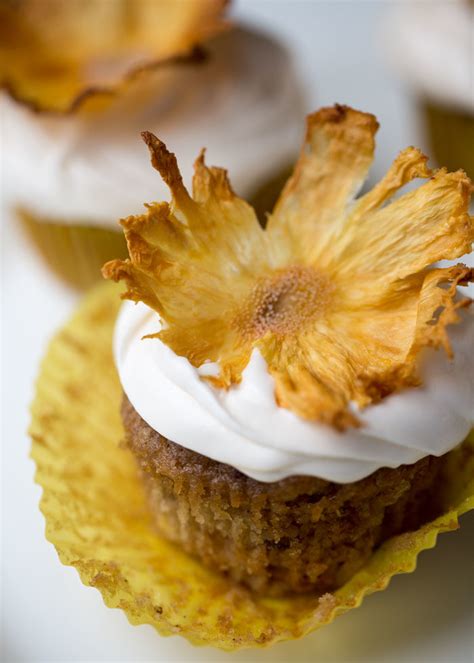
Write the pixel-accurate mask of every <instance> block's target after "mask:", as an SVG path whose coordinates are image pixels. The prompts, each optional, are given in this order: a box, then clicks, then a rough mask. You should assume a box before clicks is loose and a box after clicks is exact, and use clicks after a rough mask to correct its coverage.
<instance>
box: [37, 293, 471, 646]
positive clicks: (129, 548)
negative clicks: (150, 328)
mask: <svg viewBox="0 0 474 663" xmlns="http://www.w3.org/2000/svg"><path fill="white" fill-rule="evenodd" d="M118 308H119V297H118V290H117V287H116V286H113V285H111V284H102V285H100V286H98V287H97V288H95V289H94V290H93V291H92V292H91V293H90V294H89V295H88V296H87V297H86V298H85V300H84V302H83V304H82V305H81V306H80V308H79V309H78V311H77V313H76V314H75V315H74V316H73V318H72V319H71V320H70V321H69V322H68V323H67V324H66V325H65V327H64V328H63V329H62V330H61V331H60V332H59V333H58V334H57V335H56V336H55V338H54V339H53V341H52V342H51V344H50V347H49V349H48V351H47V354H46V357H45V359H44V361H43V363H42V367H41V371H40V376H39V379H38V383H37V390H36V396H35V399H34V402H33V406H32V423H31V429H30V432H31V437H32V440H33V445H32V457H33V459H34V461H35V463H36V466H37V472H36V480H37V482H38V483H39V484H40V485H41V486H42V488H43V496H42V499H41V510H42V512H43V514H44V517H45V519H46V536H47V538H48V540H49V541H51V543H53V544H54V546H55V547H56V550H57V552H58V554H59V557H60V559H61V561H62V562H63V563H64V564H66V565H69V566H74V567H75V568H76V569H77V570H78V572H79V574H80V577H81V579H82V581H83V583H84V584H86V585H90V586H92V587H95V588H97V589H98V590H99V591H100V592H101V594H102V596H103V598H104V601H105V603H106V604H107V605H108V606H109V607H113V608H120V609H122V610H123V611H124V612H125V613H126V615H127V617H128V619H129V621H130V622H131V623H132V624H150V625H152V626H154V627H155V628H156V629H157V630H158V631H159V633H161V634H162V635H173V634H180V635H182V636H184V637H186V638H187V639H188V640H190V641H191V642H192V643H194V644H196V645H210V646H214V647H218V648H221V649H224V650H229V651H231V650H236V649H239V648H244V647H263V646H268V645H270V644H273V643H275V642H278V641H281V640H287V639H293V638H298V637H301V636H303V635H305V634H306V633H309V632H310V631H313V630H315V629H318V628H320V627H322V626H324V625H325V624H329V623H330V622H331V621H332V620H333V619H334V618H335V617H337V616H339V615H341V614H343V613H345V612H347V611H348V610H350V609H352V608H356V607H357V606H359V605H360V604H361V602H362V600H363V599H364V597H365V596H367V595H369V594H371V593H372V592H375V591H380V590H382V589H385V587H386V586H387V585H388V583H389V582H390V579H391V577H392V576H394V575H395V574H397V573H409V572H411V571H413V570H414V569H415V567H416V563H417V557H418V554H419V553H420V552H421V551H422V550H426V549H428V548H432V547H433V546H434V545H435V544H436V539H437V537H438V535H439V534H440V533H442V532H446V531H450V530H454V529H456V528H457V527H458V518H459V516H460V515H461V514H463V513H464V512H466V511H468V510H470V509H472V508H473V507H474V437H473V436H472V435H471V436H470V437H469V438H468V440H466V442H465V443H464V444H463V445H462V446H461V447H460V448H459V450H458V451H457V452H456V453H454V454H452V456H451V462H450V465H449V468H448V472H447V476H446V482H445V485H444V487H443V494H444V498H443V499H444V502H445V509H444V512H443V513H442V515H440V516H439V517H438V518H437V519H436V520H434V521H433V522H431V523H428V524H426V525H424V526H423V527H421V528H419V529H418V530H417V531H415V532H409V533H407V534H403V535H400V536H396V537H394V538H392V539H390V540H388V541H387V542H386V543H385V544H384V545H382V546H381V547H380V549H379V550H377V551H376V552H375V553H374V555H373V556H372V557H371V559H370V560H369V562H368V563H367V564H366V565H365V566H364V567H363V568H362V569H361V570H360V571H359V572H358V573H357V574H356V575H355V576H354V577H353V578H352V579H351V580H350V581H349V582H347V583H346V584H345V585H344V586H343V587H341V588H340V589H339V590H338V591H336V592H334V593H333V594H325V595H324V596H298V597H291V598H285V599H266V598H264V597H259V596H255V595H253V594H252V593H250V592H249V591H247V590H246V589H244V588H242V587H240V586H238V585H236V584H234V583H232V582H231V581H229V580H227V579H226V578H224V577H223V576H221V575H218V574H216V573H213V572H212V571H210V570H208V569H206V568H205V567H204V566H202V565H201V564H200V563H199V562H198V561H196V560H194V559H193V558H191V557H189V556H188V555H187V554H186V553H184V552H182V551H181V550H180V549H179V548H177V547H176V546H174V545H172V544H170V543H168V542H166V541H165V540H163V539H161V538H160V537H158V536H157V535H156V534H155V532H154V530H153V527H152V523H151V518H150V514H149V513H148V510H147V506H146V503H145V496H144V492H143V489H142V485H141V483H140V481H139V479H138V475H137V471H136V467H135V463H134V459H133V457H132V456H131V454H130V452H129V451H128V450H126V449H125V448H124V447H123V446H122V445H121V441H122V438H123V429H122V425H121V421H120V416H119V406H120V399H121V387H120V384H119V381H118V378H117V374H116V372H115V368H114V363H113V358H112V333H113V326H114V321H115V318H116V315H117V312H118Z"/></svg>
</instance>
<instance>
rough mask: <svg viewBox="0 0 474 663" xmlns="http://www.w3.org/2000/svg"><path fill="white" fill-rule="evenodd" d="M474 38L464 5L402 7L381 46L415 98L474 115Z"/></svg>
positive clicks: (457, 0) (459, 0)
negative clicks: (419, 95) (419, 97)
mask: <svg viewBox="0 0 474 663" xmlns="http://www.w3.org/2000/svg"><path fill="white" fill-rule="evenodd" d="M473 35H474V9H473V8H472V7H471V6H469V3H468V2H467V0H450V2H411V3H410V2H406V3H403V4H399V5H397V7H396V8H395V9H393V10H392V13H391V14H389V19H388V20H387V25H386V29H385V31H384V46H385V48H386V49H387V50H388V54H389V57H390V59H391V61H392V64H393V67H394V68H395V69H396V70H397V71H398V72H400V74H401V75H402V76H403V78H404V79H405V80H406V81H408V83H409V84H410V85H411V86H412V87H413V88H414V90H415V91H417V92H418V93H419V94H422V95H425V96H427V97H429V98H430V99H434V100H436V101H438V103H442V104H444V105H447V106H456V107H459V108H462V109H465V110H466V111H468V112H470V113H474V94H473V79H472V76H473V70H474V48H473Z"/></svg>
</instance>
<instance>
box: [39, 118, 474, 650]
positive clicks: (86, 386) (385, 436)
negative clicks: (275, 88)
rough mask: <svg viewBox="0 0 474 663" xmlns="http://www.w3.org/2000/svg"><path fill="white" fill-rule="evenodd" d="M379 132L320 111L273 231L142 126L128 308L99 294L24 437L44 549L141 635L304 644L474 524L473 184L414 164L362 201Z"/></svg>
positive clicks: (42, 384)
mask: <svg viewBox="0 0 474 663" xmlns="http://www.w3.org/2000/svg"><path fill="white" fill-rule="evenodd" d="M377 127H378V125H377V122H376V120H375V118H374V117H373V116H372V115H370V114H367V113H362V112H359V111H355V110H352V109H350V108H347V107H342V106H335V107H333V108H325V109H322V110H320V111H318V112H317V113H314V114H313V115H311V116H310V117H309V118H308V123H307V133H306V139H305V141H304V145H303V149H302V151H301V154H300V157H299V160H298V161H297V164H296V167H295V170H294V172H293V174H292V176H291V177H290V178H289V180H288V182H287V184H286V185H285V187H284V189H283V191H282V193H281V195H280V197H279V199H278V202H277V204H276V206H275V208H274V210H273V212H272V213H271V215H270V217H269V219H268V223H267V225H266V228H265V229H263V228H262V227H261V225H260V224H259V223H258V220H257V216H256V214H255V212H254V210H253V208H252V207H251V206H250V205H249V204H247V203H246V202H245V201H244V200H243V199H241V198H239V197H238V196H237V195H236V194H235V193H234V191H233V189H232V187H231V185H230V183H229V179H228V176H227V173H226V171H224V170H222V169H220V168H214V167H212V168H209V167H208V166H206V164H205V160H204V154H203V153H201V154H200V156H199V157H198V159H197V160H196V162H195V173H194V178H193V189H192V195H191V194H190V193H189V192H188V190H187V189H186V187H185V186H184V183H183V179H182V176H181V174H180V172H179V170H178V164H177V160H176V157H175V155H174V154H172V153H171V152H169V151H168V150H167V148H166V147H165V145H164V143H162V142H161V141H160V140H159V139H158V138H156V137H155V136H154V135H153V134H151V133H149V132H145V133H144V134H143V137H144V139H145V142H146V143H147V145H148V147H149V150H150V153H151V158H152V164H153V166H154V167H155V168H156V169H158V170H159V172H160V174H161V176H162V178H163V180H164V182H165V183H166V185H167V186H168V187H169V188H170V190H171V202H170V203H168V202H155V203H149V204H147V205H146V211H145V212H144V213H143V214H141V215H138V216H130V217H127V218H126V219H124V220H123V221H122V225H123V227H124V230H125V236H126V240H127V244H128V250H129V255H130V257H129V259H127V260H125V261H124V260H115V261H112V262H110V263H108V264H107V265H106V266H105V268H104V274H105V276H106V277H107V278H109V279H112V280H118V281H125V282H126V284H127V286H128V290H127V292H126V293H124V294H123V296H124V297H125V298H126V299H130V300H132V301H129V302H126V303H125V304H124V305H123V308H122V309H121V311H120V313H119V315H118V319H117V313H118V312H119V307H120V299H119V293H120V290H119V287H117V286H116V285H115V284H113V283H104V284H102V285H100V286H98V287H96V288H94V289H93V290H92V291H91V292H90V293H89V295H88V296H87V297H86V298H85V300H84V302H83V303H82V304H81V306H80V307H79V308H78V311H77V312H76V313H75V315H74V317H73V318H72V319H71V320H70V321H69V322H68V323H67V325H66V326H65V328H64V329H62V330H61V331H60V332H59V333H58V334H57V335H56V337H55V338H54V339H53V341H52V343H51V346H50V348H49V350H48V353H47V355H46V357H45V359H44V361H43V364H42V369H41V373H40V377H39V380H38V384H37V393H36V397H35V400H34V403H33V407H32V417H33V419H32V425H31V429H30V432H31V435H32V438H33V450H32V455H33V458H34V460H35V462H36V465H37V474H36V478H37V481H38V482H39V483H40V484H41V486H42V487H43V498H42V502H41V508H42V510H43V513H44V515H45V518H46V536H47V537H48V539H49V540H50V541H51V542H53V543H54V545H55V546H56V549H57V551H58V553H59V556H60V558H61V560H62V561H63V563H65V564H69V565H72V566H74V567H75V568H77V570H78V571H79V573H80V575H81V578H82V580H83V582H84V583H86V584H87V585H91V586H93V587H95V588H97V589H99V590H100V592H101V593H102V595H103V597H104V600H105V602H106V603H107V605H109V606H111V607H119V608H121V609H122V610H124V611H125V612H126V614H127V616H128V618H129V619H130V621H131V622H132V623H133V624H142V623H147V624H151V625H153V626H154V627H156V628H157V629H158V630H159V631H160V633H163V634H165V635H171V634H176V633H179V634H181V635H184V636H185V637H187V638H188V639H189V640H191V641H192V642H194V643H197V644H206V645H213V646H216V647H221V648H223V649H228V650H234V649H238V648H241V647H258V646H266V645H269V644H271V643H274V642H277V641H279V640H283V639H288V638H296V637H300V636H301V635H304V634H305V633H307V632H309V631H311V630H314V629H315V628H319V627H321V626H323V625H324V624H327V623H329V622H330V621H331V620H332V619H334V617H335V616H337V615H340V614H342V613H344V612H345V611H347V610H349V609H351V608H354V607H357V606H358V605H360V603H361V601H362V599H363V597H364V596H365V595H367V594H370V593H371V592H374V591H377V590H381V589H384V588H385V587H386V586H387V584H388V583H389V580H390V578H391V577H392V576H393V575H394V574H396V573H401V572H409V571H413V570H414V568H415V566H416V560H417V555H418V554H419V552H420V551H422V550H424V549H426V548H430V547H432V546H433V545H434V544H435V542H436V537H437V535H438V534H439V533H440V532H443V531H449V530H453V529H456V528H457V527H458V518H459V516H460V515H461V514H463V513H465V512H466V511H468V510H470V509H472V508H474V437H473V436H472V435H469V431H470V428H471V426H472V415H473V411H474V408H473V390H472V386H473V385H472V378H471V375H472V368H473V355H472V347H471V345H472V333H473V325H474V318H473V317H472V315H471V314H470V311H469V309H468V304H469V300H468V299H467V298H466V297H465V296H464V295H463V294H461V292H457V286H458V285H459V286H461V285H464V284H466V283H467V281H468V280H470V279H471V277H472V273H471V270H470V269H469V268H467V267H466V266H464V265H462V264H457V265H453V266H449V267H446V268H436V267H433V263H434V262H436V261H438V260H440V259H442V258H449V259H450V260H456V259H457V258H458V257H459V256H461V255H463V254H465V253H466V252H467V251H469V249H470V246H471V243H472V239H473V223H472V219H471V218H470V217H469V214H468V212H467V209H468V204H469V198H470V194H471V183H470V181H469V179H468V178H467V176H466V175H465V173H464V172H462V171H456V172H452V173H449V172H447V171H446V170H444V169H442V170H439V171H432V170H431V169H430V168H429V167H428V166H427V159H426V157H424V155H423V154H422V153H421V152H420V151H419V150H417V149H415V148H408V149H406V150H404V151H402V152H401V153H400V155H399V156H398V157H397V158H396V160H395V161H394V163H393V164H392V166H391V167H390V169H389V170H388V172H387V174H386V175H385V177H384V178H383V179H382V180H381V181H380V182H379V183H378V184H376V185H375V187H374V188H373V189H372V190H370V191H368V192H367V193H365V194H364V195H362V196H360V197H356V196H357V193H358V191H359V190H360V187H361V186H362V184H363V182H364V180H365V178H366V176H367V173H368V170H369V167H370V165H371V162H372V159H373V155H374V149H375V133H376V130H377ZM155 176H156V177H157V180H158V175H155ZM417 178H419V179H421V180H425V181H424V182H422V184H421V186H419V188H417V189H416V190H411V191H410V192H409V193H403V192H402V195H395V194H398V193H399V189H400V188H402V187H403V186H404V185H406V184H409V183H411V182H412V180H414V179H417ZM122 292H123V290H122ZM113 338H114V340H113ZM112 348H113V352H112ZM113 355H115V357H113ZM114 358H115V366H116V368H117V369H118V371H117V370H116V369H115V367H114ZM121 402H122V406H121V415H120V403H121ZM466 436H467V437H466ZM137 465H138V472H137ZM269 597H271V598H269Z"/></svg>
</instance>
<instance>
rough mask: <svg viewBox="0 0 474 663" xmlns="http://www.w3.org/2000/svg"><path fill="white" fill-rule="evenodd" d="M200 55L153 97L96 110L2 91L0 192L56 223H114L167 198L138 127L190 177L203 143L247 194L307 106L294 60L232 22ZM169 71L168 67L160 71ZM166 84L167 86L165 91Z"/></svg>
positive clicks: (279, 163) (295, 130)
mask: <svg viewBox="0 0 474 663" xmlns="http://www.w3.org/2000/svg"><path fill="white" fill-rule="evenodd" d="M206 48H207V50H208V51H209V57H208V59H207V60H206V61H205V62H203V63H197V64H187V65H183V66H180V67H179V69H176V71H174V70H173V72H172V75H168V76H167V78H166V85H165V86H164V85H162V86H161V88H160V90H159V94H157V96H156V100H155V101H153V100H148V102H147V103H145V104H140V103H139V104H134V103H133V98H130V95H128V97H127V95H125V98H123V99H122V98H119V99H118V100H116V101H115V102H114V103H112V105H111V107H110V108H109V109H107V110H106V111H105V112H103V113H99V114H95V115H92V114H89V115H87V114H82V115H66V116H60V115H54V116H52V115H49V116H48V115H44V114H43V115H38V114H35V113H33V112H32V111H30V110H29V109H27V108H24V107H22V106H20V105H18V104H16V103H14V102H12V101H11V100H10V99H8V98H7V97H6V96H3V98H2V100H1V102H2V103H1V116H2V117H1V119H2V135H3V145H2V157H3V160H4V183H3V184H4V187H3V188H4V191H3V194H4V197H5V198H6V199H7V202H8V203H9V204H10V205H13V206H22V207H24V208H26V209H27V210H28V211H30V212H32V213H33V214H35V215H38V216H44V217H46V218H48V220H57V221H59V222H61V223H68V222H70V223H74V224H84V225H100V226H108V227H113V228H115V227H117V220H118V219H119V218H121V217H124V216H127V215H129V214H134V213H136V212H137V210H139V209H141V208H142V206H143V203H144V202H145V201H151V200H162V199H167V198H168V190H167V188H166V185H165V184H164V183H163V181H162V179H161V177H160V176H159V174H158V173H157V172H156V171H154V170H153V169H152V168H144V163H146V161H147V159H148V155H147V150H146V147H145V145H144V144H143V143H142V141H141V139H140V132H141V131H143V130H149V131H152V132H153V133H155V134H156V135H157V136H158V137H159V138H160V139H161V140H163V141H164V142H165V143H166V144H167V146H168V147H169V149H170V150H171V151H173V152H175V153H176V155H177V157H178V162H179V164H180V167H181V168H182V173H183V178H184V181H185V183H186V184H187V185H189V184H190V181H191V177H192V165H193V162H194V160H195V158H196V157H197V155H198V153H199V150H200V149H201V148H202V147H207V154H206V159H207V161H208V163H210V164H213V165H217V166H221V167H225V168H227V169H228V171H229V174H230V177H231V181H232V183H233V186H234V188H235V190H236V191H237V192H238V193H239V194H241V195H243V196H248V195H249V194H251V193H252V192H253V191H254V190H255V189H256V188H257V187H258V185H259V184H261V183H262V181H264V180H265V179H266V178H268V177H271V176H272V175H274V174H275V172H276V171H277V170H278V169H279V168H282V167H284V166H285V165H287V164H288V162H289V161H290V160H292V159H293V158H294V157H295V146H298V145H299V144H300V143H301V130H302V129H301V128H302V126H303V122H302V118H303V117H304V111H303V107H302V100H301V92H300V88H299V85H298V81H297V78H296V76H295V73H294V71H293V65H292V62H291V59H290V57H289V55H288V53H287V52H286V51H285V49H284V48H283V47H282V46H281V45H279V44H278V43H277V42H275V41H273V40H272V39H271V38H269V37H267V36H265V35H263V34H260V33H257V32H253V31H250V30H246V29H235V30H233V31H231V32H228V33H226V34H223V35H221V36H219V37H217V38H216V39H214V40H213V41H212V42H211V43H210V44H209V47H206ZM163 76H166V72H163ZM163 90H164V91H163Z"/></svg>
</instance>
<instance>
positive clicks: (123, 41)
mask: <svg viewBox="0 0 474 663" xmlns="http://www.w3.org/2000/svg"><path fill="white" fill-rule="evenodd" d="M226 4H227V0H192V1H186V0H185V1H184V2H176V0H113V1H110V0H4V1H3V2H1V4H0V86H1V87H4V88H5V89H6V90H7V91H8V92H9V93H10V94H11V95H12V96H13V97H14V98H15V99H17V100H18V101H21V102H23V103H26V104H27V105H29V106H31V107H32V108H34V109H35V110H46V111H55V112H68V111H73V110H75V109H76V108H78V107H79V106H80V105H81V104H82V103H83V102H84V100H85V99H89V98H90V97H93V96H97V95H104V94H106V95H110V94H111V93H113V92H116V91H117V90H118V89H119V88H120V87H121V86H122V85H124V83H125V82H126V81H128V80H130V79H131V78H133V77H134V76H136V75H137V74H139V73H141V72H142V71H144V70H146V69H151V68H153V67H156V66H157V65H158V64H160V63H163V62H169V61H174V60H178V61H179V60H180V59H182V58H183V57H187V56H189V55H190V54H191V53H192V52H193V49H194V48H195V47H196V46H197V45H198V44H199V43H201V42H202V41H203V40H204V39H206V38H207V37H209V36H211V35H212V34H214V33H216V32H218V31H220V30H221V29H222V28H223V27H224V26H225V23H224V21H223V19H222V14H223V9H224V7H225V5H226Z"/></svg>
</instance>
